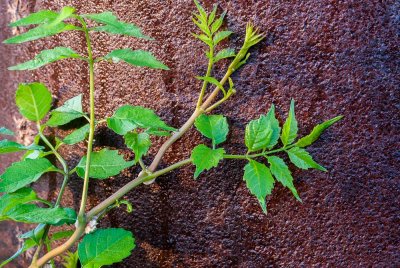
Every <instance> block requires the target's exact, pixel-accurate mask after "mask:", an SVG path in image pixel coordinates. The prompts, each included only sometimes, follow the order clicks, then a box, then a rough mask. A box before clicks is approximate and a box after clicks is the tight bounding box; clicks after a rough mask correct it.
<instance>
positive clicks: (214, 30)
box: [211, 11, 226, 33]
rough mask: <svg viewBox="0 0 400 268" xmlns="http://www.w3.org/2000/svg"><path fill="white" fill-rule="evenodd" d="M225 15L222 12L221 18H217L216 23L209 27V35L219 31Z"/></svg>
mask: <svg viewBox="0 0 400 268" xmlns="http://www.w3.org/2000/svg"><path fill="white" fill-rule="evenodd" d="M225 15H226V11H224V13H222V14H221V17H219V18H218V19H217V20H216V21H214V23H213V24H212V25H211V33H215V32H217V31H218V30H219V28H221V26H222V23H223V22H224V18H225Z"/></svg>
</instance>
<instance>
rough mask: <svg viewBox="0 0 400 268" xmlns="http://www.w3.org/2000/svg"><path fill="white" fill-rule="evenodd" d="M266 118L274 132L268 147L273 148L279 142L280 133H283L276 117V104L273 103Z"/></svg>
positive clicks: (269, 127)
mask: <svg viewBox="0 0 400 268" xmlns="http://www.w3.org/2000/svg"><path fill="white" fill-rule="evenodd" d="M266 118H267V122H268V129H270V130H271V132H272V135H271V140H270V141H269V143H268V145H267V148H268V149H271V148H273V147H274V146H275V145H276V144H277V143H278V140H279V135H280V133H281V127H280V126H279V121H278V119H276V117H275V105H273V104H272V105H271V108H270V109H269V111H268V113H267V116H266Z"/></svg>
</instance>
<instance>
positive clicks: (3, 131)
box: [0, 127, 15, 136]
mask: <svg viewBox="0 0 400 268" xmlns="http://www.w3.org/2000/svg"><path fill="white" fill-rule="evenodd" d="M0 135H8V136H14V135H15V134H14V132H13V131H12V130H9V129H8V128H5V127H0Z"/></svg>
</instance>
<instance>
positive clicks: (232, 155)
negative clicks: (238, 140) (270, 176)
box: [224, 144, 295, 159]
mask: <svg viewBox="0 0 400 268" xmlns="http://www.w3.org/2000/svg"><path fill="white" fill-rule="evenodd" d="M294 146H295V145H294V144H293V145H290V146H287V147H282V148H279V149H276V150H272V151H266V152H262V153H258V154H245V155H241V154H225V155H224V158H225V159H251V158H256V157H260V156H267V155H269V154H274V153H279V152H282V151H286V150H288V149H290V148H292V147H294Z"/></svg>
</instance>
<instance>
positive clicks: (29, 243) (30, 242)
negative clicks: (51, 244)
mask: <svg viewBox="0 0 400 268" xmlns="http://www.w3.org/2000/svg"><path fill="white" fill-rule="evenodd" d="M36 245H37V244H36V242H35V241H34V240H33V239H28V240H25V241H24V242H23V243H22V246H21V247H20V248H19V249H18V251H17V252H15V253H14V255H12V256H11V257H9V258H8V259H7V260H5V261H3V262H2V263H0V267H4V266H5V265H6V264H8V263H9V262H11V261H13V260H14V259H16V258H17V257H18V256H19V255H21V254H22V253H24V252H25V251H27V250H29V249H31V248H33V247H34V246H36Z"/></svg>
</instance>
